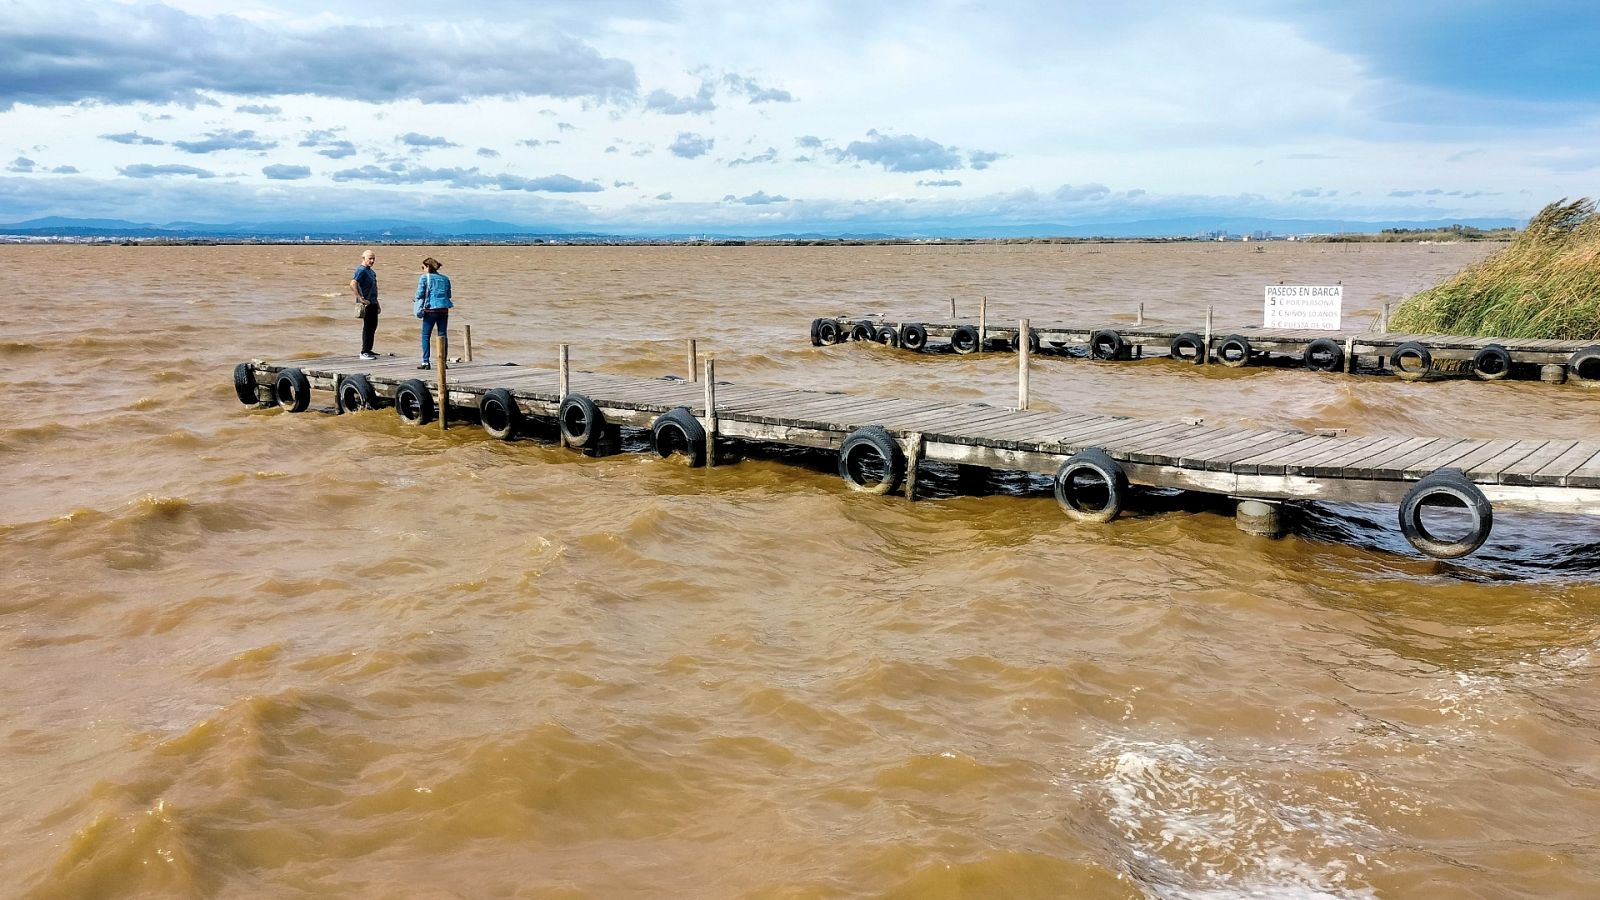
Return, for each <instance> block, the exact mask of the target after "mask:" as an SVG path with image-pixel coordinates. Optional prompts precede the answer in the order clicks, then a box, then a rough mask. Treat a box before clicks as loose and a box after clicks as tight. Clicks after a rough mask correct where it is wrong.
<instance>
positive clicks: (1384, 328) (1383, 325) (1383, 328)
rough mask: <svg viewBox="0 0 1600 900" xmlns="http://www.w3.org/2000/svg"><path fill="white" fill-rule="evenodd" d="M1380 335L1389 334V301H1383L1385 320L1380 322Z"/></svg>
mask: <svg viewBox="0 0 1600 900" xmlns="http://www.w3.org/2000/svg"><path fill="white" fill-rule="evenodd" d="M1378 333H1379V334H1388V333H1389V301H1387V300H1385V301H1383V318H1382V319H1380V320H1379V321H1378Z"/></svg>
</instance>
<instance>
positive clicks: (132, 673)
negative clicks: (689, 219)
mask: <svg viewBox="0 0 1600 900" xmlns="http://www.w3.org/2000/svg"><path fill="white" fill-rule="evenodd" d="M1487 252H1489V248H1484V247H1474V246H1434V247H1429V246H1376V245H1374V246H1337V245H1300V246H1291V245H1284V244H1274V245H1271V246H1269V247H1267V248H1266V249H1265V250H1264V251H1263V252H1255V251H1254V250H1253V249H1252V248H1250V247H1248V246H1241V245H1237V244H1235V245H1225V246H1223V245H1181V246H1151V245H1113V246H964V247H937V246H930V247H829V248H821V247H818V248H766V247H760V248H756V247H751V248H743V247H729V248H705V247H701V248H549V247H525V248H449V247H447V248H412V247H406V248H393V247H380V248H379V249H378V271H379V277H380V284H381V287H382V289H383V292H384V296H385V297H386V298H388V300H387V311H386V312H385V314H384V317H383V319H382V325H381V328H380V331H379V350H380V351H382V352H387V353H396V354H401V355H405V356H411V355H414V354H416V352H417V350H416V337H415V334H414V331H415V320H414V319H412V318H411V317H410V315H409V304H408V303H407V301H406V299H405V295H406V293H407V290H406V289H407V288H408V287H409V286H411V285H414V284H415V277H416V276H415V272H416V271H417V263H418V261H419V260H420V259H421V258H422V257H423V256H424V255H427V254H430V253H431V254H433V255H435V256H438V257H439V258H441V259H442V260H444V262H445V270H444V271H445V272H446V274H449V275H450V276H452V278H453V279H454V280H455V292H456V298H457V301H458V305H459V309H458V312H457V313H456V315H455V316H454V317H453V319H454V320H455V321H453V322H452V325H453V326H454V327H455V328H457V329H459V327H460V325H462V324H466V323H471V324H472V325H473V337H474V343H475V347H474V350H475V354H476V355H477V356H478V357H479V358H500V359H508V360H519V361H522V362H524V363H545V364H552V363H553V360H554V359H555V353H556V349H555V348H556V345H557V344H558V343H560V342H568V343H570V344H572V346H573V351H572V352H573V359H574V364H575V365H576V366H579V367H582V368H590V369H595V370H600V371H609V372H620V373H628V374H633V375H651V376H653V375H660V374H668V373H677V372H680V371H681V369H682V367H683V362H682V358H683V349H682V342H683V340H684V339H685V338H688V337H696V338H698V339H699V341H700V345H701V348H702V350H705V351H710V352H712V353H714V354H715V356H716V357H717V360H718V374H719V376H720V377H722V378H725V379H728V380H732V381H737V382H741V383H757V384H763V385H778V386H788V385H796V386H803V387H810V388H823V389H831V390H854V391H861V392H864V393H873V394H878V395H886V396H895V395H898V396H908V397H943V398H951V399H957V400H982V401H986V402H990V403H994V404H997V405H1007V404H1011V403H1013V402H1014V398H1015V387H1014V385H1015V380H1014V379H1015V359H1014V357H1012V356H1010V355H1003V356H1002V355H995V356H988V357H955V356H952V355H934V354H928V355H921V356H913V355H909V354H904V353H900V352H898V351H893V350H888V349H886V348H882V347H878V346H866V345H845V346H839V347H831V348H813V347H811V346H810V344H809V341H808V339H807V336H806V335H807V328H808V324H809V322H810V320H811V319H812V318H813V317H815V316H817V315H821V314H825V313H835V312H850V313H864V312H875V311H882V312H884V313H887V314H889V315H891V316H896V317H899V316H904V317H908V318H909V317H918V318H937V317H941V316H943V315H945V314H946V313H947V312H948V298H949V297H950V296H955V297H957V298H958V301H959V302H960V303H961V304H962V308H963V312H975V311H976V300H977V298H978V296H979V295H980V294H987V296H988V297H989V301H990V308H991V311H992V315H993V316H994V317H995V318H996V319H1010V320H1014V319H1015V318H1017V317H1018V316H1020V315H1024V314H1025V315H1029V316H1031V317H1032V318H1033V319H1034V320H1035V321H1049V320H1084V319H1104V320H1106V321H1123V322H1126V321H1131V319H1132V316H1133V312H1134V309H1135V306H1136V304H1137V303H1138V302H1140V301H1143V302H1144V303H1145V304H1146V309H1147V315H1148V316H1149V318H1150V319H1152V320H1173V321H1186V322H1190V323H1194V324H1199V323H1200V322H1201V321H1203V316H1204V308H1205V306H1206V305H1207V304H1215V305H1216V306H1217V308H1218V321H1219V323H1223V324H1220V325H1219V329H1220V328H1222V327H1225V326H1226V325H1227V324H1245V323H1249V322H1252V321H1259V315H1260V306H1261V296H1262V287H1263V285H1266V284H1274V283H1277V282H1279V281H1285V282H1288V283H1291V284H1292V283H1312V284H1317V283H1330V282H1334V281H1342V282H1343V283H1344V285H1345V286H1346V308H1347V311H1348V314H1349V320H1350V321H1354V322H1358V323H1363V324H1364V322H1365V321H1366V320H1367V319H1370V318H1371V317H1372V315H1374V314H1375V313H1376V311H1377V309H1378V308H1379V306H1380V305H1381V303H1382V302H1383V301H1384V300H1395V299H1398V298H1399V297H1400V296H1402V295H1404V294H1405V293H1407V292H1409V291H1412V290H1415V289H1417V288H1420V287H1423V286H1426V285H1428V284H1430V283H1432V282H1434V281H1435V280H1436V279H1438V278H1439V277H1440V276H1442V275H1444V274H1446V273H1449V272H1452V271H1454V270H1456V269H1458V268H1460V267H1461V266H1463V265H1465V264H1467V263H1469V262H1471V261H1473V260H1476V259H1478V258H1481V257H1482V256H1483V255H1484V254H1485V253H1487ZM359 254H360V248H357V247H315V246H285V247H210V248H180V247H148V248H135V247H115V246H110V247H67V246H48V247H45V246H34V247H15V246H13V247H5V248H0V261H3V262H4V268H5V271H6V272H7V273H8V277H7V279H6V281H7V291H8V292H9V293H10V295H11V297H12V300H11V304H12V314H11V315H10V316H8V322H7V324H6V326H5V330H4V334H3V336H0V397H3V401H0V473H3V483H0V487H3V489H4V495H5V502H4V504H3V506H0V572H3V573H4V591H3V592H0V684H4V686H5V687H4V691H3V699H0V810H4V816H0V892H3V894H4V895H6V896H22V897H39V898H56V897H60V898H68V897H71V898H78V897H133V896H140V897H145V896H153V897H240V898H243V897H311V896H319V897H320V896H330V895H331V896H348V897H362V898H367V897H372V898H377V897H562V898H568V897H603V898H609V897H707V898H728V897H767V898H778V897H783V898H800V897H806V898H829V897H905V898H957V897H961V898H988V897H1008V898H1009V897H1083V898H1102V897H1105V898H1110V897H1156V898H1224V897H1244V896H1249V897H1272V898H1298V897H1335V898H1347V897H1407V898H1411V897H1441V898H1443V897H1451V898H1454V897H1496V898H1499V897H1581V896H1593V895H1594V894H1595V893H1596V892H1597V891H1600V841H1597V834H1596V832H1597V827H1600V826H1597V824H1596V823H1600V693H1597V691H1596V676H1597V674H1600V561H1597V557H1600V522H1597V521H1594V520H1587V519H1582V518H1577V517H1567V516H1554V515H1533V514H1511V513H1506V514H1502V515H1500V516H1497V523H1496V530H1495V533H1494V536H1493V537H1492V538H1491V539H1490V542H1489V544H1488V545H1486V546H1485V548H1484V549H1483V550H1482V551H1480V552H1479V553H1478V554H1477V555H1475V556H1473V557H1469V558H1468V559H1467V560H1465V561H1462V562H1461V563H1459V564H1441V563H1436V562H1431V561H1426V560H1423V559H1421V558H1420V557H1418V556H1417V555H1416V554H1415V553H1414V552H1412V551H1411V550H1410V549H1409V547H1408V546H1407V545H1406V544H1405V542H1404V540H1403V538H1401V536H1400V535H1399V532H1398V529H1397V527H1396V524H1395V521H1394V510H1393V508H1392V507H1367V506H1343V507H1311V508H1308V509H1307V510H1305V512H1304V514H1303V515H1302V517H1301V519H1300V521H1299V522H1298V523H1297V524H1296V526H1295V531H1294V533H1293V534H1291V535H1290V536H1288V537H1286V538H1284V539H1282V540H1279V541H1268V540H1263V539H1258V538H1251V537H1248V536H1246V535H1244V534H1241V533H1240V532H1238V531H1237V530H1235V528H1234V525H1233V522H1232V520H1231V518H1230V517H1229V516H1228V508H1227V506H1226V505H1225V504H1217V503H1213V502H1208V501H1205V500H1203V499H1202V500H1196V499H1193V498H1185V497H1179V496H1173V495H1163V494H1155V495H1150V496H1145V497H1143V498H1142V499H1141V500H1140V501H1139V502H1138V503H1137V504H1135V508H1134V510H1133V511H1132V513H1131V514H1129V515H1125V516H1124V518H1122V519H1120V520H1118V521H1117V522H1115V523H1114V524H1112V525H1110V526H1082V525H1075V524H1073V523H1071V522H1069V521H1067V520H1066V519H1065V518H1064V517H1063V516H1062V514H1061V513H1060V511H1059V510H1058V509H1057V507H1056V505H1055V502H1054V500H1053V499H1052V498H1051V497H1050V496H1049V494H1048V492H1047V490H1046V489H1045V486H1044V484H1041V482H1040V480H1037V479H1028V478H1009V479H1006V480H1003V481H1000V482H998V483H997V484H996V485H995V486H994V489H993V490H992V491H990V492H988V493H987V494H986V495H984V496H971V495H963V494H959V493H957V492H956V491H955V488H954V484H955V479H954V478H953V477H951V476H950V474H949V473H942V474H941V473H939V472H935V473H933V477H932V485H931V497H930V498H929V499H927V500H925V501H922V502H918V503H915V504H910V503H907V502H905V501H904V500H897V499H893V498H869V497H864V496H862V495H856V494H851V493H849V492H847V491H846V490H844V489H843V488H842V486H841V484H840V482H839V479H838V478H837V476H836V475H835V474H833V473H832V472H831V471H830V465H831V463H830V461H829V460H827V459H826V458H819V457H818V456H816V455H813V454H806V453H796V452H787V453H786V452H778V451H773V450H766V449H760V450H757V451H753V452H751V453H749V454H748V455H747V456H746V458H744V459H742V460H740V461H738V462H736V463H733V464H730V465H724V466H720V467H718V468H716V469H714V470H694V471H692V470H688V469H685V468H682V467H680V466H677V465H669V464H667V463H665V462H663V461H661V460H659V459H655V458H653V457H652V456H648V455H645V454H642V453H625V454H623V455H618V456H612V457H608V458H587V457H584V456H580V455H577V454H574V453H569V452H564V451H562V450H559V449H557V448H555V447H553V446H551V445H549V444H548V443H542V442H539V441H522V442H517V443H514V444H509V445H508V444H502V443H499V442H496V441H493V440H490V439H488V438H487V437H486V436H484V435H483V434H482V432H481V431H480V430H478V429H476V428H473V427H467V426H463V427H457V428H452V429H451V430H450V431H449V432H448V434H444V435H441V434H440V433H439V431H438V430H437V429H435V428H429V429H424V430H417V429H407V428H404V427H402V426H401V425H400V423H399V422H398V421H397V419H396V417H395V416H394V415H393V413H392V412H389V411H377V412H370V413H361V414H356V415H352V416H345V417H337V416H332V415H324V414H317V413H315V412H313V413H308V414H304V415H287V414H284V413H281V412H279V411H277V410H253V409H247V408H245V407H243V406H241V405H240V404H239V403H238V402H237V401H236V400H235V399H234V395H233V390H232V388H231V386H230V369H231V367H232V365H233V364H234V363H235V362H238V361H241V360H246V359H249V358H251V357H284V356H290V355H302V356H311V355H318V354H329V353H339V352H353V351H354V350H355V349H356V335H357V326H358V323H357V322H356V321H355V320H354V319H353V318H352V315H351V310H352V307H351V304H350V303H349V302H348V300H347V299H346V296H347V287H346V285H347V283H348V281H349V278H350V273H351V269H352V268H353V266H354V265H355V263H356V261H357V259H358V258H359ZM457 334H458V336H459V331H458V332H457ZM456 348H457V350H458V351H459V348H460V344H459V343H458V344H457V345H456ZM1033 389H1034V396H1035V398H1036V403H1037V404H1038V405H1039V406H1041V407H1042V408H1050V409H1061V410H1085V411H1094V412H1104V413H1118V414H1126V415H1137V416H1158V417H1167V418H1181V417H1203V418H1204V419H1206V421H1207V422H1213V423H1218V424H1230V425H1231V424H1252V425H1262V426H1281V425H1293V426H1301V427H1305V426H1322V427H1342V428H1348V429H1349V430H1350V431H1351V432H1352V433H1355V434H1369V433H1375V432H1380V431H1392V432H1402V431H1403V432H1414V433H1417V434H1438V435H1462V436H1474V437H1486V438H1490V437H1501V436H1508V435H1509V436H1519V437H1539V436H1543V437H1552V438H1556V437H1590V438H1592V437H1593V435H1594V434H1595V432H1596V430H1597V426H1600V396H1596V395H1592V394H1586V393H1585V392H1583V391H1582V390H1580V389H1578V388H1575V387H1551V386H1546V385H1540V384H1538V383H1531V384H1530V383H1525V382H1524V383H1497V384H1478V383H1471V382H1462V381H1448V382H1440V383H1429V384H1401V383H1398V382H1394V381H1391V380H1386V379H1380V378H1359V379H1351V378H1343V377H1318V376H1313V375H1309V374H1306V373H1301V372H1296V371H1286V370H1284V371H1279V370H1269V369H1246V370H1226V369H1222V368H1221V367H1207V368H1204V369H1201V368H1196V367H1190V366H1181V365H1177V364H1172V363H1168V362H1164V361H1150V360H1147V361H1143V362H1139V363H1091V362H1087V361H1083V360H1071V359H1063V358H1040V359H1039V360H1037V362H1036V365H1035V367H1034V371H1033ZM327 402H328V401H326V400H325V398H324V397H323V396H322V395H320V394H319V395H318V398H317V403H318V404H319V405H322V404H325V403H327ZM637 444H638V442H637V441H635V442H634V445H635V449H637Z"/></svg>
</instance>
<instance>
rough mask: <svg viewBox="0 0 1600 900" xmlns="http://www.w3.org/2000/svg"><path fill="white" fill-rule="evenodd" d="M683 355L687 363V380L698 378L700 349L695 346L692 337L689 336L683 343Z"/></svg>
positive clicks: (696, 379)
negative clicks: (684, 343)
mask: <svg viewBox="0 0 1600 900" xmlns="http://www.w3.org/2000/svg"><path fill="white" fill-rule="evenodd" d="M684 357H685V359H686V360H687V361H688V364H689V380H690V381H698V380H700V351H699V350H697V349H696V348H695V342H694V338H689V340H688V343H687V344H686V345H685V347H684Z"/></svg>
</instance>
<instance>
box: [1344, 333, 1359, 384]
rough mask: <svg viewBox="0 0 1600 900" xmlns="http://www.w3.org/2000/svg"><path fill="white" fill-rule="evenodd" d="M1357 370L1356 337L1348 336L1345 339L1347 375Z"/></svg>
mask: <svg viewBox="0 0 1600 900" xmlns="http://www.w3.org/2000/svg"><path fill="white" fill-rule="evenodd" d="M1355 370H1356V339H1355V338H1354V337H1347V338H1345V339H1344V373H1345V374H1346V375H1349V374H1350V373H1351V372H1354V371H1355Z"/></svg>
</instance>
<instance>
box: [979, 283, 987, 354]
mask: <svg viewBox="0 0 1600 900" xmlns="http://www.w3.org/2000/svg"><path fill="white" fill-rule="evenodd" d="M988 346H989V295H988V294H981V295H979V297H978V352H979V353H982V352H983V351H984V349H985V348H987V347H988Z"/></svg>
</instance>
